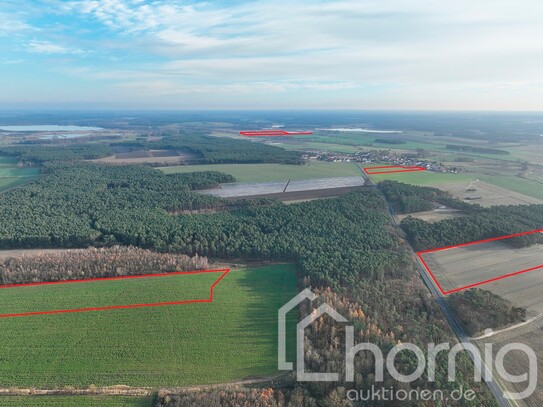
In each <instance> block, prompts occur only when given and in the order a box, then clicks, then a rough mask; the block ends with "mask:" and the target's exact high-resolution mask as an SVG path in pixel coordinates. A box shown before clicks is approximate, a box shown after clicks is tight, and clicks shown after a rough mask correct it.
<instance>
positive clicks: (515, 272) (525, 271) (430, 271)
mask: <svg viewBox="0 0 543 407" xmlns="http://www.w3.org/2000/svg"><path fill="white" fill-rule="evenodd" d="M536 233H543V229H536V230H530V231H528V232H521V233H513V234H511V235H506V236H500V237H492V238H489V239H482V240H477V241H475V242H468V243H462V244H457V245H454V246H445V247H439V248H437V249H430V250H423V251H421V252H417V257H418V258H419V260H420V261H421V263H422V264H423V266H424V268H425V269H426V271H427V272H428V274H429V275H430V277H431V278H432V280H433V281H434V283H436V286H437V288H439V291H441V293H442V294H443V295H448V294H452V293H455V292H458V291H462V290H467V289H468V288H473V287H477V286H480V285H483V284H488V283H492V282H494V281H498V280H502V279H504V278H508V277H513V276H516V275H519V274H523V273H528V272H530V271H534V270H538V269H541V268H543V264H540V265H539V266H535V267H530V268H527V269H524V270H519V271H514V272H512V273H508V274H504V275H502V276H498V277H494V278H490V279H488V280H483V281H479V282H477V283H473V284H468V285H465V286H462V287H458V288H453V289H451V290H447V291H445V290H444V289H443V287H441V285H440V284H439V282H438V281H437V278H436V276H435V275H434V273H432V270H430V267H428V264H426V261H424V258H423V257H422V255H424V254H427V253H434V252H439V251H442V250H449V249H455V248H457V247H465V246H471V245H475V244H479V243H487V242H494V241H496V240H504V239H510V238H512V237H519V236H526V235H533V234H536Z"/></svg>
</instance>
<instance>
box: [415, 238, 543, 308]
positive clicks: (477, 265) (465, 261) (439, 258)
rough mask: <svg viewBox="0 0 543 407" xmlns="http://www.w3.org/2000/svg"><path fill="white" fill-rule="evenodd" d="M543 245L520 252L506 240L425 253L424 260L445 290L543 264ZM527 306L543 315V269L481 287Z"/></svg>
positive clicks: (520, 305) (514, 302) (512, 301)
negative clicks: (505, 241) (542, 295)
mask: <svg viewBox="0 0 543 407" xmlns="http://www.w3.org/2000/svg"><path fill="white" fill-rule="evenodd" d="M541 249H542V247H541V245H533V246H530V247H523V248H520V249H516V248H512V247H511V246H509V245H507V244H506V243H504V241H493V242H486V243H479V244H474V245H469V246H464V247H457V248H453V249H447V250H442V251H437V252H433V253H425V254H423V255H422V257H423V259H424V261H425V262H426V263H427V265H428V267H429V268H430V270H431V271H432V273H433V274H434V276H435V277H436V279H437V281H438V282H439V284H440V285H441V287H442V288H443V290H444V291H449V290H453V289H456V288H459V287H464V286H466V285H470V284H475V283H478V282H481V281H486V280H489V279H493V278H496V277H500V276H503V275H506V274H510V273H514V272H517V271H521V270H526V269H529V268H534V267H537V266H542V265H543V251H542V250H541ZM480 288H483V289H486V290H490V291H492V292H493V293H495V294H497V295H499V296H501V297H503V298H505V299H507V300H509V301H511V303H513V304H514V305H515V306H518V307H524V308H526V309H527V310H528V314H529V315H532V316H533V315H536V314H541V313H543V298H541V292H542V290H543V268H541V269H536V270H533V271H530V272H527V273H523V274H519V275H516V276H512V277H508V278H506V279H502V280H498V281H493V282H490V283H488V284H485V285H482V286H480Z"/></svg>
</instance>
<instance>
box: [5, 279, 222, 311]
mask: <svg viewBox="0 0 543 407" xmlns="http://www.w3.org/2000/svg"><path fill="white" fill-rule="evenodd" d="M229 272H230V269H217V270H194V271H175V272H170V273H156V274H142V275H134V276H118V277H103V278H91V279H84V280H62V281H48V282H37V283H25V284H8V285H0V289H9V288H17V287H35V286H51V285H62V284H81V283H95V282H98V281H114V280H132V279H146V278H162V277H170V276H176V275H195V274H203V273H217V274H220V276H219V277H218V278H217V279H216V280H215V281H214V282H213V284H212V285H211V287H210V288H209V296H208V298H199V299H190V300H179V301H163V302H151V303H142V304H123V305H106V306H101V307H86V308H71V309H56V310H46V311H29V312H19V313H2V314H0V318H14V317H26V316H33V315H52V314H66V313H76V312H90V311H107V310H114V309H130V308H144V307H160V306H166V305H182V304H191V303H206V302H209V303H210V302H213V291H214V289H215V287H216V286H217V284H219V282H220V281H221V280H222V279H223V278H224V277H225V276H226V275H227V274H228V273H229Z"/></svg>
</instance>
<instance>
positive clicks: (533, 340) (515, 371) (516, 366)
mask: <svg viewBox="0 0 543 407" xmlns="http://www.w3.org/2000/svg"><path fill="white" fill-rule="evenodd" d="M476 343H477V345H478V346H479V347H480V348H481V349H484V346H485V344H492V347H493V350H494V357H495V356H496V353H497V351H498V350H499V349H501V348H503V347H504V346H506V345H507V344H511V343H522V344H524V345H528V346H529V347H530V348H532V349H533V350H534V352H535V353H536V355H537V360H538V361H540V360H542V359H543V320H542V319H541V318H539V319H537V320H533V321H531V322H529V323H527V324H523V325H522V326H518V327H516V328H514V329H506V330H504V331H503V332H500V331H497V332H496V333H495V334H494V335H492V336H489V337H483V338H479V339H478V340H477V341H476ZM505 367H506V369H507V372H509V373H510V374H512V375H522V374H525V373H527V372H529V361H528V358H527V356H526V355H525V354H524V353H523V352H519V351H512V352H510V353H509V354H508V355H507V356H506V358H505ZM508 387H510V388H511V391H515V392H521V391H524V390H525V389H526V383H525V382H523V383H520V384H519V385H516V384H514V383H508ZM517 405H518V406H522V407H540V406H541V405H543V366H542V365H541V363H539V364H538V374H537V387H536V390H535V392H534V393H533V394H532V395H531V396H530V397H528V398H526V399H524V400H518V401H517Z"/></svg>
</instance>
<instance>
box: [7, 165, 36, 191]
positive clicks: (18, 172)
mask: <svg viewBox="0 0 543 407" xmlns="http://www.w3.org/2000/svg"><path fill="white" fill-rule="evenodd" d="M39 175H40V169H39V168H33V167H30V168H28V167H26V168H24V167H22V168H21V167H18V166H17V159H16V158H15V157H0V192H2V191H5V190H6V189H10V188H13V187H16V186H18V185H22V184H25V183H27V182H30V181H32V180H34V179H36V178H37V177H38V176H39Z"/></svg>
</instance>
